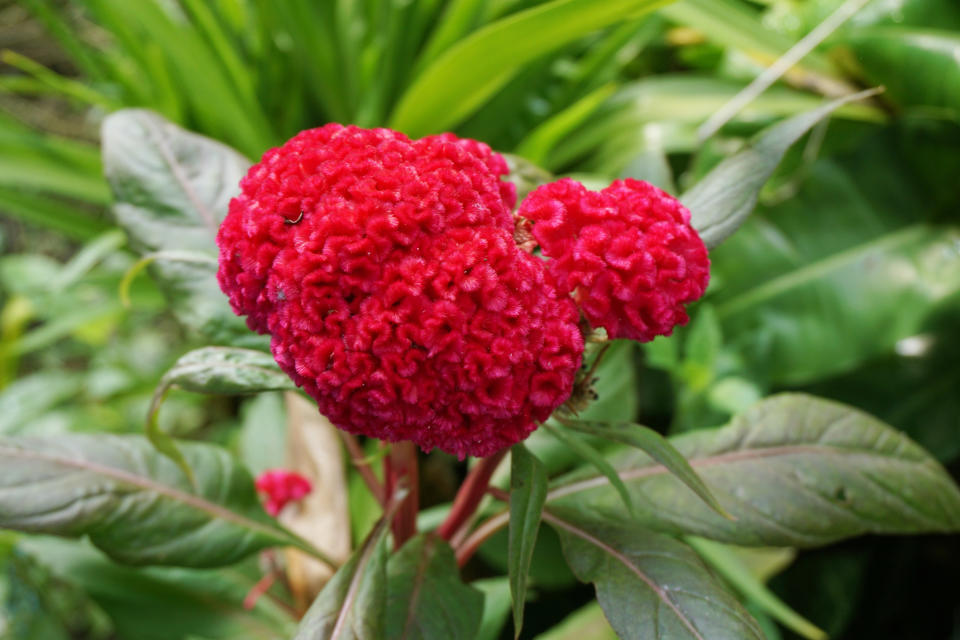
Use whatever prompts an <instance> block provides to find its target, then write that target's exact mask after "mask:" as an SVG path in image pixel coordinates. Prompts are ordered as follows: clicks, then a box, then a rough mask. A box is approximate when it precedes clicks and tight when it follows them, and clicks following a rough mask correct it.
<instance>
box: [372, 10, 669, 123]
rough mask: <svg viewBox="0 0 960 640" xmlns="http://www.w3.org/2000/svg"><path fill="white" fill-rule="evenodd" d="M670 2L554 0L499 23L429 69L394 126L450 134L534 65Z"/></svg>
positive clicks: (402, 106)
mask: <svg viewBox="0 0 960 640" xmlns="http://www.w3.org/2000/svg"><path fill="white" fill-rule="evenodd" d="M670 1H671V0H607V1H606V2H600V3H598V2H595V1H594V0H553V1H552V2H547V3H545V4H542V5H540V6H537V7H533V8H531V9H527V10H526V11H521V12H520V13H517V14H514V15H511V16H509V17H507V18H503V19H501V20H498V21H497V22H494V23H492V24H490V25H487V26H486V27H484V28H482V29H480V30H479V31H477V32H475V33H473V34H471V35H470V36H469V37H467V38H465V39H464V40H461V41H460V42H459V43H458V44H457V45H455V46H453V47H451V48H450V49H448V50H447V51H446V52H445V53H444V54H443V55H441V56H440V57H438V58H437V59H436V60H435V61H434V62H433V63H432V64H431V65H430V66H428V67H427V68H426V70H424V72H423V73H422V74H421V75H420V76H419V77H418V78H417V79H416V80H415V81H414V83H413V84H412V85H411V86H410V88H409V89H408V90H407V92H406V93H405V94H404V95H403V97H402V98H401V99H400V102H399V104H398V105H397V108H396V110H395V111H394V113H393V116H392V117H391V125H390V126H391V127H392V128H394V129H399V130H401V131H404V132H405V133H407V134H408V135H410V136H413V137H420V136H423V135H426V134H429V133H436V132H440V131H444V130H447V129H450V128H452V127H453V126H455V125H456V124H458V123H459V122H461V121H462V120H463V119H464V118H466V117H467V116H469V115H470V114H471V113H473V112H474V111H476V110H477V109H478V108H479V107H480V106H481V105H482V104H483V102H484V101H485V100H487V99H488V98H489V97H490V96H492V95H493V94H494V93H496V91H497V90H498V89H500V88H501V87H503V85H504V84H506V83H507V81H509V80H510V78H511V77H513V76H514V75H515V74H516V73H517V72H518V71H519V70H520V69H522V68H523V67H524V66H525V65H526V64H527V63H529V62H531V61H532V60H535V59H537V58H539V57H540V56H542V55H544V54H546V53H549V52H550V51H552V50H554V49H557V48H559V47H561V46H563V45H564V44H567V43H569V42H572V41H574V40H576V39H577V38H580V37H581V36H584V35H586V34H588V33H590V32H591V31H596V30H597V29H602V28H603V27H606V26H608V25H610V24H613V23H615V22H616V21H617V20H622V19H624V18H635V17H637V16H639V15H640V14H642V13H645V12H649V11H653V10H654V9H656V8H658V7H660V6H662V5H665V4H669V2H670Z"/></svg>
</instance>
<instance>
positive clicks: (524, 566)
mask: <svg viewBox="0 0 960 640" xmlns="http://www.w3.org/2000/svg"><path fill="white" fill-rule="evenodd" d="M546 498H547V472H546V470H545V469H544V467H543V463H542V462H540V460H538V459H537V457H536V456H535V455H533V454H532V453H530V451H528V450H527V448H526V447H525V446H523V443H520V444H515V445H513V447H512V448H511V449H510V531H509V547H508V549H509V550H508V553H507V567H508V569H509V573H510V596H511V598H512V599H513V630H514V631H513V633H514V637H517V638H519V637H520V629H522V628H523V608H524V606H525V605H526V601H527V577H528V576H529V574H530V561H531V560H532V559H533V549H534V547H535V546H536V544H537V532H538V531H539V530H540V514H541V512H542V511H543V503H544V501H545V500H546Z"/></svg>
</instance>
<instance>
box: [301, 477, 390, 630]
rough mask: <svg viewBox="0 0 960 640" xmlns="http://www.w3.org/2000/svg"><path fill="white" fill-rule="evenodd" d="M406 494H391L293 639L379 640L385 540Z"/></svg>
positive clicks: (383, 601)
mask: <svg viewBox="0 0 960 640" xmlns="http://www.w3.org/2000/svg"><path fill="white" fill-rule="evenodd" d="M405 497H406V491H399V492H397V493H395V494H394V496H393V498H392V499H391V501H390V504H389V505H388V506H387V509H386V511H385V512H384V515H383V517H382V518H380V520H379V521H378V522H377V524H376V525H375V526H374V528H373V530H372V531H371V532H370V535H368V536H367V539H366V540H364V542H363V544H362V545H361V546H360V548H359V549H357V550H356V551H355V552H354V554H353V555H352V556H351V557H350V559H349V560H348V561H347V563H346V564H345V565H343V566H342V567H341V568H340V570H339V571H337V573H335V574H334V576H333V577H332V578H331V579H330V582H328V583H327V584H326V586H324V588H323V591H321V592H320V595H318V596H317V599H316V600H314V601H313V604H312V605H310V609H309V610H308V611H307V613H306V614H305V615H304V616H303V620H301V622H300V627H299V629H298V630H297V635H296V636H295V637H294V639H293V640H317V639H318V638H323V639H324V640H382V638H383V637H384V617H385V613H386V600H387V549H386V542H385V540H386V537H387V532H388V531H389V530H390V521H391V520H392V519H393V516H394V514H396V512H397V509H398V508H399V506H400V504H401V502H403V498H405Z"/></svg>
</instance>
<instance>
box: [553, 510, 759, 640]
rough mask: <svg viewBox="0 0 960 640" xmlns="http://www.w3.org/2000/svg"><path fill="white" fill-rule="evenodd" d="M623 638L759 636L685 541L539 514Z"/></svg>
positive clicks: (690, 639)
mask: <svg viewBox="0 0 960 640" xmlns="http://www.w3.org/2000/svg"><path fill="white" fill-rule="evenodd" d="M544 520H545V521H546V522H547V523H549V524H550V525H551V526H552V527H553V528H555V529H556V530H557V533H559V534H560V539H561V540H562V541H563V552H564V555H565V556H566V558H567V562H568V563H569V564H570V568H571V569H573V572H574V573H575V574H576V575H577V577H578V578H580V580H582V581H584V582H592V583H593V584H594V586H595V588H596V591H597V600H598V601H599V602H600V606H601V607H603V611H604V613H605V614H606V616H607V620H609V621H610V625H611V626H612V627H613V628H614V630H616V632H617V635H618V636H619V637H620V638H622V639H623V640H631V639H634V638H635V639H637V640H660V639H663V640H666V639H670V640H707V639H709V640H725V639H729V640H748V639H752V640H763V638H764V636H763V632H762V631H760V628H759V627H758V626H757V623H756V622H755V621H754V620H753V618H751V617H750V614H748V613H747V612H746V610H745V609H744V608H743V607H742V606H741V605H740V603H739V602H737V599H736V598H734V597H733V595H732V594H730V593H729V592H728V591H727V590H726V588H725V587H724V585H723V584H722V583H721V582H720V581H719V580H717V578H715V577H714V576H713V574H711V573H710V571H709V570H708V569H707V568H706V567H705V566H704V565H703V563H702V562H701V560H700V558H699V557H697V554H696V553H694V552H693V551H692V550H691V549H690V548H689V547H687V546H686V545H684V544H682V543H680V542H678V541H677V540H674V539H673V538H670V537H668V536H665V535H660V534H657V533H653V532H651V531H647V530H644V529H641V528H638V527H636V526H630V525H623V524H615V523H598V522H593V521H590V520H584V519H581V518H577V517H576V516H571V515H569V514H566V513H564V512H561V513H557V514H554V513H552V512H544Z"/></svg>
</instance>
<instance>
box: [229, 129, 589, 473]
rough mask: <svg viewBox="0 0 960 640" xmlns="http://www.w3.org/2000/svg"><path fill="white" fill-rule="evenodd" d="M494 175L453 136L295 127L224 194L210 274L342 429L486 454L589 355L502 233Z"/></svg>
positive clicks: (530, 418) (470, 144)
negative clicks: (215, 268) (216, 264)
mask: <svg viewBox="0 0 960 640" xmlns="http://www.w3.org/2000/svg"><path fill="white" fill-rule="evenodd" d="M506 172H507V166H506V163H505V162H504V160H503V158H502V157H500V156H499V155H498V154H495V153H493V152H492V151H491V150H490V149H489V147H487V146H486V145H483V144H482V143H479V142H476V141H473V140H463V139H458V138H456V137H455V136H453V135H451V134H443V135H439V136H430V137H427V138H423V139H421V140H416V141H411V140H410V139H408V138H407V137H406V136H404V135H403V134H400V133H397V132H394V131H390V130H387V129H360V128H357V127H352V126H350V127H344V126H341V125H337V124H330V125H326V126H324V127H321V128H318V129H312V130H308V131H304V132H301V133H300V134H298V135H297V136H296V137H294V138H293V139H291V140H290V141H288V142H287V143H286V144H284V145H283V146H282V147H279V148H277V149H272V150H270V151H268V152H267V153H266V154H265V155H264V156H263V159H262V160H261V161H260V162H259V163H258V164H256V165H254V166H253V167H252V168H251V169H250V171H249V173H248V174H247V176H246V177H245V178H244V179H243V181H242V182H241V189H242V193H241V195H240V196H238V197H237V198H234V199H233V201H231V203H230V209H229V212H228V215H227V217H226V219H225V220H224V222H223V224H222V225H221V228H220V231H219V234H218V237H217V242H218V245H219V247H220V269H219V272H218V279H219V281H220V286H221V288H222V289H223V290H224V292H225V293H226V294H227V295H228V296H229V298H230V303H231V305H232V306H233V309H234V310H235V311H236V312H237V313H239V314H242V315H246V316H247V323H248V325H249V326H250V327H251V328H252V329H254V330H255V331H258V332H261V333H269V334H270V335H271V348H272V351H273V354H274V357H275V358H276V360H277V362H278V363H279V365H280V366H281V368H283V369H284V371H286V372H287V373H288V374H289V375H290V376H291V377H292V378H293V380H294V381H295V382H296V383H297V384H298V385H300V386H301V387H302V388H303V389H304V390H305V391H306V392H307V393H308V394H310V395H311V396H312V397H313V398H314V399H315V400H316V401H317V403H318V406H319V408H320V410H321V411H322V412H323V413H324V414H325V415H327V417H329V418H330V420H331V421H332V422H333V423H334V424H336V425H337V426H339V427H341V428H343V429H346V430H348V431H351V432H354V433H359V434H363V435H368V436H374V437H378V438H382V439H385V440H389V441H398V440H412V441H413V442H415V443H417V444H419V445H420V446H421V447H422V448H423V449H425V450H430V449H432V448H434V447H437V448H440V449H442V450H444V451H447V452H449V453H452V454H454V455H457V456H460V457H463V456H465V455H477V456H484V455H489V454H491V453H494V452H496V451H498V450H500V449H502V448H504V447H507V446H509V445H511V444H514V443H515V442H518V441H519V440H522V439H523V438H525V437H526V436H527V435H528V434H529V433H530V432H531V431H532V430H533V429H534V428H535V427H536V424H537V423H538V422H541V421H543V420H546V418H547V417H549V415H550V413H551V412H552V411H553V410H554V409H555V408H556V407H557V406H559V405H560V404H561V403H562V402H564V401H565V400H566V398H567V397H568V396H569V394H570V391H571V389H572V386H573V380H574V375H575V373H576V370H577V369H578V368H579V366H580V363H581V358H582V351H583V339H582V335H581V333H580V331H579V329H578V326H577V319H578V313H577V310H576V306H575V304H574V303H573V301H572V300H571V299H570V297H569V296H567V295H565V294H562V293H559V292H558V290H557V287H556V284H555V283H554V279H553V276H552V275H551V273H550V272H549V271H548V269H547V268H546V266H545V264H544V263H543V262H542V261H541V260H539V259H538V258H535V257H533V256H531V255H530V254H529V253H526V252H524V251H522V250H520V249H519V248H518V247H517V245H516V243H515V242H514V239H513V234H514V228H515V223H514V218H513V216H512V215H511V213H510V211H511V209H512V207H513V206H514V204H515V199H516V196H515V191H514V189H513V186H512V185H510V184H509V183H507V182H504V181H502V180H501V179H500V176H501V175H503V174H505V173H506Z"/></svg>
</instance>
